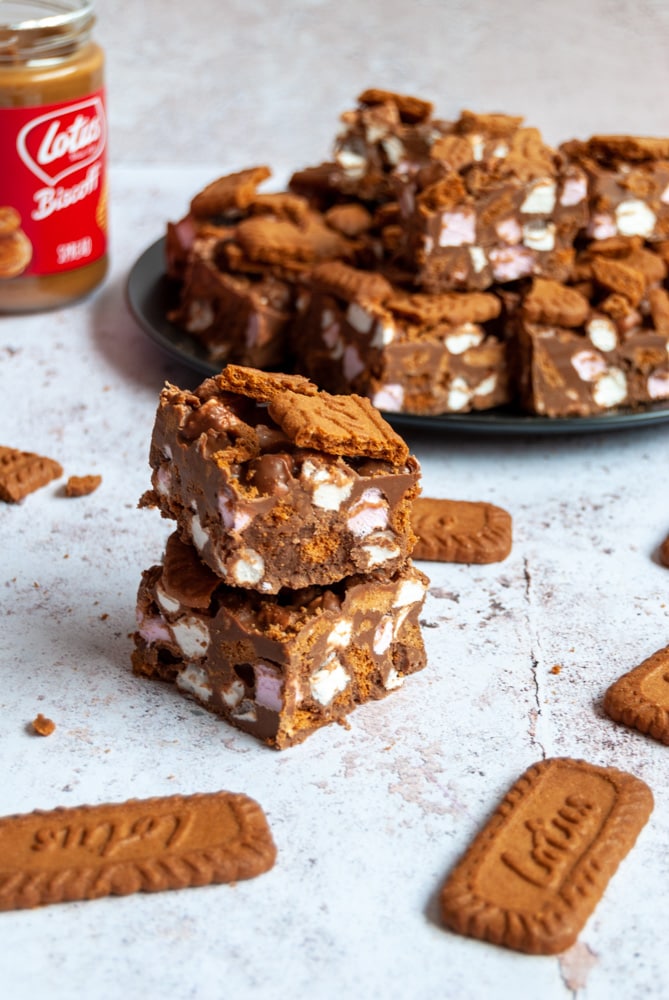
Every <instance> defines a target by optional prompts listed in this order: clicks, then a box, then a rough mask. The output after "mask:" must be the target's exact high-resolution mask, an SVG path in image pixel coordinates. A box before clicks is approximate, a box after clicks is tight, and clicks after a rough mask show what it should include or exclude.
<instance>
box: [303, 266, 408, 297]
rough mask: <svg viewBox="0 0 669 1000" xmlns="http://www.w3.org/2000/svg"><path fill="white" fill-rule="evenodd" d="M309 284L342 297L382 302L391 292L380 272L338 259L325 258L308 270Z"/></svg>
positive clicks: (389, 285)
mask: <svg viewBox="0 0 669 1000" xmlns="http://www.w3.org/2000/svg"><path fill="white" fill-rule="evenodd" d="M309 284H310V285H311V287H313V288H317V289H319V290H320V291H323V292H328V293H329V294H330V295H334V296H336V297H337V298H342V299H347V300H350V299H358V300H359V299H365V300H366V301H368V302H383V301H385V299H387V298H388V297H389V296H391V295H392V294H393V287H392V285H391V284H390V282H389V281H387V280H386V278H384V277H383V275H382V274H376V273H374V272H373V271H362V270H360V269H359V268H357V267H351V266H350V265H349V264H344V263H343V261H340V260H326V261H324V262H323V263H322V264H317V265H316V266H315V267H314V268H312V270H311V271H310V272H309Z"/></svg>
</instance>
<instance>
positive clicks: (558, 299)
mask: <svg viewBox="0 0 669 1000" xmlns="http://www.w3.org/2000/svg"><path fill="white" fill-rule="evenodd" d="M523 313H524V315H525V317H526V319H527V320H529V322H530V323H546V324H548V325H549V326H553V325H555V326H567V327H577V326H582V325H583V324H584V323H585V321H586V320H587V318H588V315H589V314H590V303H589V302H588V300H587V299H586V297H585V296H584V295H582V294H581V293H580V292H579V291H578V290H577V289H575V288H569V287H568V286H567V285H563V284H562V283H561V282H559V281H551V280H549V279H547V278H535V279H534V280H533V282H532V287H531V288H530V291H529V292H528V294H527V295H526V297H525V299H524V301H523Z"/></svg>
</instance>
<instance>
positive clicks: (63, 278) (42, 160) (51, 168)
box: [0, 0, 107, 313]
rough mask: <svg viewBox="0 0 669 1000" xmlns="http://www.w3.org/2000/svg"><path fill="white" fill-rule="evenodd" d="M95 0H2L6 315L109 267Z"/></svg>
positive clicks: (89, 280) (53, 301) (80, 286)
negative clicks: (93, 3)
mask: <svg viewBox="0 0 669 1000" xmlns="http://www.w3.org/2000/svg"><path fill="white" fill-rule="evenodd" d="M94 20H95V18H94V13H93V5H92V3H91V2H90V0H0V151H1V158H0V312H4V313H7V312H25V311H29V310H36V309H49V308H54V307H56V306H63V305H66V304H67V303H68V302H71V301H73V300H74V299H77V298H80V297H81V296H82V295H85V294H86V293H87V292H90V291H91V290H92V289H93V288H95V287H96V285H98V284H99V283H100V282H101V281H102V279H103V278H104V276H105V273H106V270H107V178H106V147H107V124H106V115H105V93H104V54H103V52H102V49H101V48H100V47H99V46H98V45H97V44H96V43H95V42H94V41H93V40H92V37H91V33H92V28H93V24H94Z"/></svg>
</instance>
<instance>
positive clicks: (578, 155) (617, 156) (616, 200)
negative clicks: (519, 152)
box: [560, 135, 669, 241]
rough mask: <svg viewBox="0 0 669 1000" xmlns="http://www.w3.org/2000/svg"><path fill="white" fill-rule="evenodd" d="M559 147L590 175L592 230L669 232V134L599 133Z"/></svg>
mask: <svg viewBox="0 0 669 1000" xmlns="http://www.w3.org/2000/svg"><path fill="white" fill-rule="evenodd" d="M560 149H561V151H562V152H563V153H564V155H565V156H566V157H567V158H568V159H569V160H570V161H571V162H572V163H574V164H577V165H578V166H579V167H580V169H582V170H584V171H585V173H586V176H587V178H588V209H589V221H588V227H587V234H588V236H590V237H592V239H596V240H602V239H609V238H611V237H613V236H640V237H642V238H643V239H646V240H649V241H656V240H666V239H667V238H668V237H669V139H666V138H649V137H648V138H647V137H644V136H629V135H595V136H592V138H590V139H588V140H587V141H585V142H582V141H580V140H577V139H575V140H573V141H571V142H566V143H564V144H563V145H562V146H561V147H560Z"/></svg>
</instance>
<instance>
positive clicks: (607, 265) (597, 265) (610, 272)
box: [592, 257, 646, 306]
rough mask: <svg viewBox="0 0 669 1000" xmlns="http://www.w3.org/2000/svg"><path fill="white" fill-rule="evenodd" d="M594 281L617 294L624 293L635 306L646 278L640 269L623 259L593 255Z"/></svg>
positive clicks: (642, 293)
mask: <svg viewBox="0 0 669 1000" xmlns="http://www.w3.org/2000/svg"><path fill="white" fill-rule="evenodd" d="M592 273H593V277H594V278H595V281H597V282H599V284H600V285H602V286H603V287H604V288H606V289H608V290H609V291H610V292H615V293H617V294H618V295H624V296H625V298H626V299H628V300H629V302H630V303H631V304H632V305H633V306H636V305H638V304H639V302H640V301H641V299H642V298H643V296H644V293H645V291H646V279H645V276H644V274H643V272H642V271H640V270H638V269H637V268H635V267H632V266H630V265H629V264H628V263H627V262H626V261H624V260H615V259H610V258H606V257H595V258H594V260H593V262H592Z"/></svg>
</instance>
